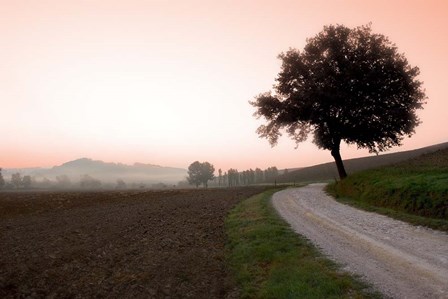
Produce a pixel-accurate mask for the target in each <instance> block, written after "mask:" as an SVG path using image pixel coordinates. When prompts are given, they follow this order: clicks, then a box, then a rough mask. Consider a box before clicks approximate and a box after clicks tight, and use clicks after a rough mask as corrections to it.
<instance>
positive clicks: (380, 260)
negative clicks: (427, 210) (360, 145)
mask: <svg viewBox="0 0 448 299" xmlns="http://www.w3.org/2000/svg"><path fill="white" fill-rule="evenodd" d="M324 186H325V185H324V184H313V185H309V186H306V187H303V188H295V189H286V190H283V191H280V192H277V193H275V194H274V196H273V198H272V203H273V205H274V207H275V209H276V210H277V211H278V212H279V214H280V215H281V216H282V217H283V218H284V219H285V220H286V221H287V222H288V223H289V224H290V225H291V226H292V228H293V229H294V230H295V231H296V232H297V233H299V234H301V235H303V236H305V237H306V238H308V239H309V240H310V241H311V242H312V243H314V244H315V245H317V247H318V248H320V249H321V250H322V252H323V253H325V254H326V255H328V256H329V257H330V258H331V259H333V260H335V261H336V262H338V263H340V264H342V265H343V266H344V269H345V270H347V271H348V272H352V273H356V274H358V275H361V277H363V278H364V279H365V280H366V281H368V282H370V283H371V284H373V285H374V286H375V287H376V288H377V289H378V290H379V291H381V292H382V293H383V294H384V295H386V296H388V297H392V298H408V299H410V298H448V234H446V233H443V232H439V231H434V230H430V229H426V228H423V227H419V226H412V225H409V224H407V223H404V222H401V221H397V220H394V219H391V218H389V217H386V216H383V215H378V214H375V213H370V212H365V211H361V210H358V209H355V208H352V207H350V206H347V205H343V204H340V203H338V202H337V201H335V200H334V199H333V198H332V197H330V196H328V195H326V193H325V192H324V191H323V187H324Z"/></svg>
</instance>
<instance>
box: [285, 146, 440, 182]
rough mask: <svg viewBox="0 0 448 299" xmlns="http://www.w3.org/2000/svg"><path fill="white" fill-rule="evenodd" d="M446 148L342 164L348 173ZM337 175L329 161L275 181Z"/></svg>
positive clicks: (413, 151) (335, 176)
mask: <svg viewBox="0 0 448 299" xmlns="http://www.w3.org/2000/svg"><path fill="white" fill-rule="evenodd" d="M446 148H448V142H445V143H440V144H436V145H432V146H428V147H423V148H419V149H415V150H410V151H403V152H398V153H391V154H381V155H376V156H370V157H363V158H356V159H347V160H344V165H345V168H346V170H347V173H348V174H349V175H350V174H352V173H356V172H359V171H362V170H367V169H372V168H375V167H380V166H386V165H391V164H394V163H398V162H402V161H405V160H408V159H411V158H414V157H418V156H420V155H423V154H428V153H432V152H435V151H438V150H442V149H446ZM338 177H339V176H338V173H337V169H336V165H335V163H334V162H329V163H324V164H318V165H315V166H310V167H304V168H300V169H298V170H294V171H289V172H288V173H287V174H283V175H280V176H279V177H278V180H277V181H278V182H279V183H292V182H309V181H326V180H334V179H336V178H338Z"/></svg>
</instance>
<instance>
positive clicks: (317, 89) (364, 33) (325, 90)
mask: <svg viewBox="0 0 448 299" xmlns="http://www.w3.org/2000/svg"><path fill="white" fill-rule="evenodd" d="M279 58H280V59H281V60H282V62H283V64H282V67H281V71H280V73H279V74H278V77H277V79H276V81H277V83H276V84H275V85H274V93H272V92H267V93H263V94H260V95H258V96H257V97H256V98H255V100H254V101H252V102H250V103H251V104H252V105H253V106H254V107H255V108H256V109H257V111H256V112H255V114H254V115H255V116H257V117H264V118H265V119H266V120H267V124H266V125H261V126H260V127H259V128H258V129H257V133H258V134H259V136H260V137H263V138H267V139H268V140H269V142H270V143H271V145H272V146H274V145H276V144H277V141H278V138H279V136H281V131H282V129H285V131H286V132H287V134H288V135H289V136H290V137H291V138H292V139H293V140H295V141H296V143H297V144H298V143H300V142H302V141H305V140H306V139H307V137H308V134H312V135H313V136H314V140H313V142H314V143H315V144H316V145H317V146H318V147H319V148H321V149H326V150H330V151H331V155H332V156H333V158H334V160H335V162H336V166H337V169H338V172H339V177H340V178H341V179H343V178H345V177H346V176H347V173H346V171H345V169H344V164H343V162H342V158H341V155H340V144H341V141H345V142H346V143H347V144H356V145H357V147H358V148H366V149H368V150H369V152H371V153H378V152H382V151H385V150H387V149H389V148H390V147H392V146H399V145H401V142H402V140H403V138H404V136H409V137H410V136H411V135H412V134H413V133H414V128H415V127H416V126H417V125H418V124H419V123H420V121H419V119H418V117H417V115H416V110H417V109H421V108H422V105H423V104H424V101H425V99H426V96H425V92H424V90H423V88H422V82H421V81H419V80H418V79H417V76H418V75H419V69H418V68H417V67H412V66H410V65H409V64H408V61H407V60H406V58H405V57H404V55H403V54H400V53H398V50H397V47H396V46H395V44H393V43H391V42H390V41H389V40H388V38H387V37H385V36H384V35H382V34H375V33H372V30H371V26H370V25H366V26H360V27H356V28H353V29H350V28H347V27H345V26H343V25H330V26H325V27H324V29H323V31H322V32H320V33H319V34H317V35H316V36H315V37H313V38H310V39H307V44H306V46H305V48H304V50H303V51H299V50H296V49H290V50H289V51H287V52H286V53H282V54H280V55H279Z"/></svg>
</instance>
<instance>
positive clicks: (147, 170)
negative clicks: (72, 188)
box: [3, 158, 187, 184]
mask: <svg viewBox="0 0 448 299" xmlns="http://www.w3.org/2000/svg"><path fill="white" fill-rule="evenodd" d="M15 172H19V173H20V174H22V175H30V176H32V177H34V178H35V179H36V180H40V179H44V178H47V179H50V180H54V179H55V178H56V177H57V176H60V175H67V176H68V177H69V178H70V179H71V180H73V181H77V180H79V178H80V177H81V176H82V175H86V174H87V175H90V176H92V177H94V178H95V179H99V180H101V181H103V182H106V183H107V182H109V183H114V182H116V180H117V179H122V180H125V181H126V182H128V183H132V182H135V183H141V182H144V183H170V184H172V183H177V182H179V181H181V180H184V179H185V177H186V176H187V170H186V169H182V168H173V167H164V166H158V165H152V164H143V163H135V164H134V165H127V164H121V163H110V162H104V161H100V160H92V159H88V158H81V159H77V160H73V161H69V162H66V163H64V164H62V165H59V166H54V167H52V168H21V169H4V170H3V174H4V175H5V177H9V176H11V174H12V173H15Z"/></svg>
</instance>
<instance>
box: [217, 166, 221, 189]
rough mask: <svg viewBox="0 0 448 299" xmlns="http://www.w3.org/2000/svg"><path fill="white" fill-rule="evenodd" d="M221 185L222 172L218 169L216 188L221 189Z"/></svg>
mask: <svg viewBox="0 0 448 299" xmlns="http://www.w3.org/2000/svg"><path fill="white" fill-rule="evenodd" d="M221 184H222V170H221V168H220V169H218V186H219V187H221Z"/></svg>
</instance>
